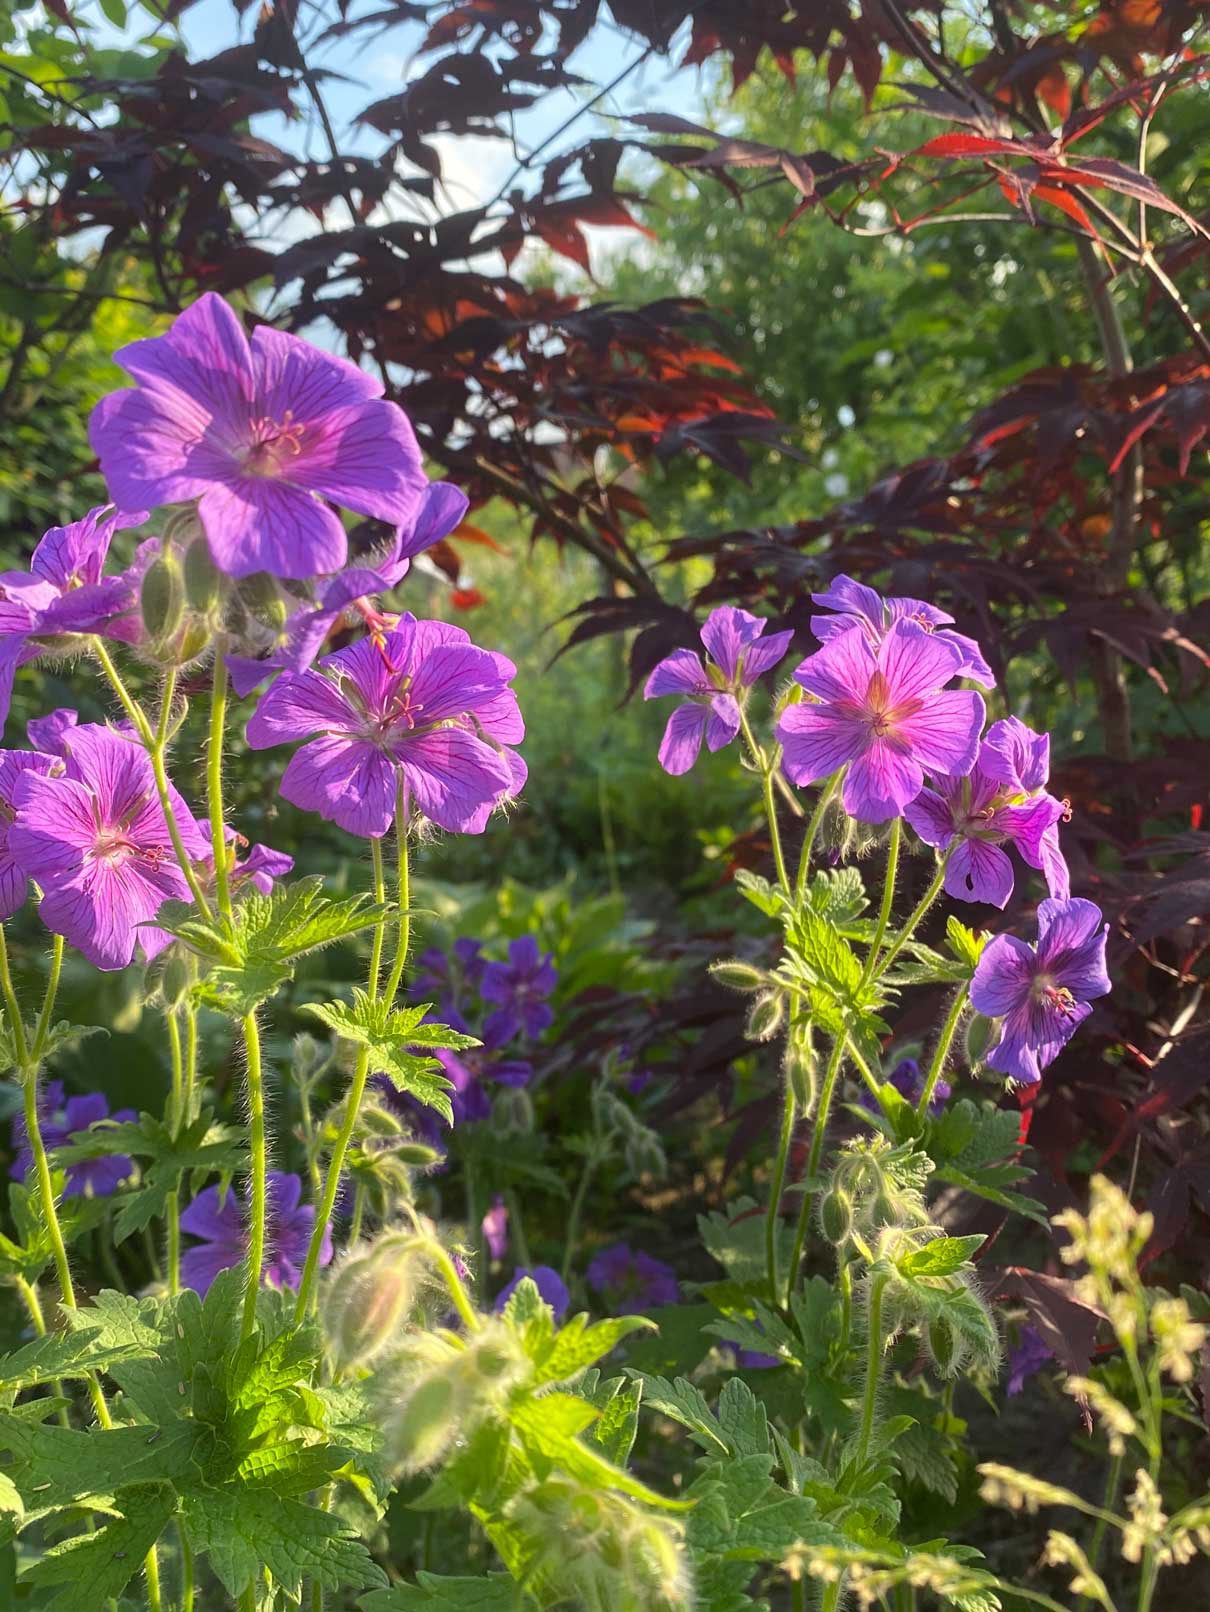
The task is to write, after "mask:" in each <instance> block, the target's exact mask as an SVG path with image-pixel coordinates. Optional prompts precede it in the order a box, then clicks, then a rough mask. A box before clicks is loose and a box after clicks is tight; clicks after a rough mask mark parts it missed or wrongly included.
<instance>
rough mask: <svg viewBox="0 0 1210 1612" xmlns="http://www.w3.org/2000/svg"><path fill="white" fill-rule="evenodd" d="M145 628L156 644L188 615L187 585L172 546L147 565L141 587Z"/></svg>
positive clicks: (140, 610)
mask: <svg viewBox="0 0 1210 1612" xmlns="http://www.w3.org/2000/svg"><path fill="white" fill-rule="evenodd" d="M139 612H140V614H141V615H142V618H143V630H144V632H145V633H146V634H147V637H148V639H149V640H150V641H151V643H152V644H153V645H155V644H162V643H164V642H165V640H166V639H168V638H170V637H171V636H172V634H173V633H174V632H175V631H176V630H177V628H178V627H179V626H180V624H181V621H182V620H183V618H184V615H185V589H184V584H183V582H182V579H181V568H180V565H179V563H178V562H177V559H176V556H175V555H174V554H173V553H172V551H171V550H169V551H168V552H166V553H165V554H162V555H160V557H159V558H158V559H155V560H153V561H152V562H151V564H150V565H149V566H148V567H147V570H146V572H145V573H144V575H143V584H142V587H141V589H140V591H139Z"/></svg>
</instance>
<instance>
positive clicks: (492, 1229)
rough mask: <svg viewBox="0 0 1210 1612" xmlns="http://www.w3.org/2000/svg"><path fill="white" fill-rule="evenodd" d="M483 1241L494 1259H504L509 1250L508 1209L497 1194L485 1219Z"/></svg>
mask: <svg viewBox="0 0 1210 1612" xmlns="http://www.w3.org/2000/svg"><path fill="white" fill-rule="evenodd" d="M483 1241H484V1243H485V1244H486V1246H487V1251H488V1253H489V1254H490V1255H491V1257H492V1258H493V1259H503V1258H504V1255H505V1251H506V1250H507V1248H508V1207H507V1205H506V1204H505V1202H504V1199H503V1198H501V1197H500V1196H499V1194H497V1196H496V1199H495V1202H494V1203H493V1204H492V1206H491V1208H490V1209H489V1210H488V1211H487V1213H486V1214H485V1215H484V1217H483Z"/></svg>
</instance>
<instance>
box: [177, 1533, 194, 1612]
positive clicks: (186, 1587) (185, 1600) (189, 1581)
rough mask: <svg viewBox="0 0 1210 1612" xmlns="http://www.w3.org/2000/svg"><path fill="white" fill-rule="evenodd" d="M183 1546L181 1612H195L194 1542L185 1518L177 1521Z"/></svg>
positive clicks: (178, 1534)
mask: <svg viewBox="0 0 1210 1612" xmlns="http://www.w3.org/2000/svg"><path fill="white" fill-rule="evenodd" d="M176 1527H177V1537H178V1538H179V1540H180V1545H181V1612H193V1542H192V1540H191V1539H190V1538H189V1529H188V1527H187V1525H186V1523H185V1520H184V1518H183V1517H178V1518H177V1520H176Z"/></svg>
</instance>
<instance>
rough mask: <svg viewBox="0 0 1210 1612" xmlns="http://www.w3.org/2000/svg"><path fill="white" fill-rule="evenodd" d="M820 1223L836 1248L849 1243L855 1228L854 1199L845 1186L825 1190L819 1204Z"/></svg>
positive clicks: (825, 1234)
mask: <svg viewBox="0 0 1210 1612" xmlns="http://www.w3.org/2000/svg"><path fill="white" fill-rule="evenodd" d="M819 1224H820V1227H821V1229H822V1231H823V1234H824V1236H825V1237H826V1238H827V1239H828V1241H829V1242H830V1243H831V1244H832V1245H833V1247H835V1248H839V1247H841V1245H842V1244H844V1243H847V1242H848V1240H849V1235H850V1233H851V1232H852V1230H853V1200H852V1198H850V1197H849V1195H848V1193H847V1192H846V1191H845V1190H844V1188H843V1187H836V1186H834V1187H832V1188H831V1190H830V1191H828V1192H825V1193H824V1195H823V1199H822V1201H821V1202H820V1205H819Z"/></svg>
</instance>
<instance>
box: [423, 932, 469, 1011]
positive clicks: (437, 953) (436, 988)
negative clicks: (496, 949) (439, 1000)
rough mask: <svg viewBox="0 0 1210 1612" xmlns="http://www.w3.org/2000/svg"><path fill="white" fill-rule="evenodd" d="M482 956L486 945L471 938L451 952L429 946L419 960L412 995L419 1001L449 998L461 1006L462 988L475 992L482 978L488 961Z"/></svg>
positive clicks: (466, 938)
mask: <svg viewBox="0 0 1210 1612" xmlns="http://www.w3.org/2000/svg"><path fill="white" fill-rule="evenodd" d="M482 953H483V942H482V941H480V940H474V939H472V938H471V937H470V936H469V935H464V936H462V937H461V938H460V939H458V940H456V941H455V942H454V944H453V946H452V947H451V948H450V951H449V952H448V953H446V952H443V951H442V950H441V948H440V947H438V946H430V947H429V948H428V950H427V951H422V952H421V954H420V956H419V957H418V958H417V959H416V969H417V972H416V973H415V974H414V975H413V977H412V983H411V986H410V987H409V990H410V993H411V995H412V996H413V997H414V998H415V999H416V1000H417V1001H431V1000H432V999H433V998H434V997H448V998H449V999H450V1000H451V1001H453V1002H454V1003H455V1004H458V1003H459V1001H460V999H461V996H462V991H463V989H464V988H469V989H471V990H474V989H475V988H476V987H477V986H478V984H479V982H480V980H482V978H483V970H484V969H485V968H486V967H487V959H486V958H485V957H484V956H483V955H482Z"/></svg>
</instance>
